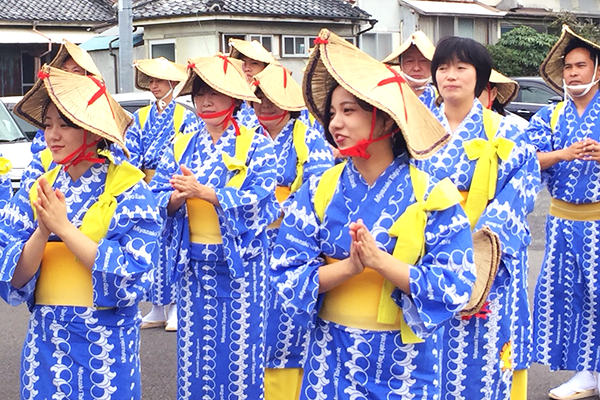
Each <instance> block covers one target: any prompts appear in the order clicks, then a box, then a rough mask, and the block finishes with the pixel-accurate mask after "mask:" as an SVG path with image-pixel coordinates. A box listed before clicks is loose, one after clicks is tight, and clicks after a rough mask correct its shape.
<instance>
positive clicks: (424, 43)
mask: <svg viewBox="0 0 600 400" xmlns="http://www.w3.org/2000/svg"><path fill="white" fill-rule="evenodd" d="M413 45H414V46H417V49H419V51H420V52H421V54H423V57H425V58H426V59H428V60H429V61H431V60H432V59H433V53H435V46H434V45H433V43H431V40H429V38H428V37H427V35H425V34H424V33H423V32H421V31H416V32H414V33H413V34H412V35H410V37H409V38H408V39H407V40H405V41H404V43H402V44H401V45H400V46H398V47H396V48H395V49H394V51H392V52H391V53H390V55H389V56H387V57H386V58H384V59H383V62H384V63H386V64H395V65H400V57H401V56H402V54H403V53H404V52H405V51H406V50H408V49H409V48H410V46H413Z"/></svg>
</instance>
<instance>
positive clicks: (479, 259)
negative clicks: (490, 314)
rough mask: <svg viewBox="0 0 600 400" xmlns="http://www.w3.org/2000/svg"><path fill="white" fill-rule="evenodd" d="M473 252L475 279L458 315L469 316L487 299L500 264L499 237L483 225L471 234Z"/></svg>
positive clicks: (477, 310) (476, 311)
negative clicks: (467, 299)
mask: <svg viewBox="0 0 600 400" xmlns="http://www.w3.org/2000/svg"><path fill="white" fill-rule="evenodd" d="M473 254H474V258H475V269H476V279H475V283H474V284H473V292H472V293H471V297H470V299H469V302H468V304H467V305H466V306H465V308H464V309H463V310H462V311H461V312H460V315H464V316H470V315H474V314H476V313H478V312H479V310H481V307H483V305H484V304H485V302H486V301H487V298H488V295H489V294H490V290H491V289H492V284H493V283H494V280H495V279H496V274H497V273H498V268H499V266H500V256H501V247H500V238H499V237H498V235H497V234H495V233H494V232H492V230H491V229H490V228H488V227H487V226H484V227H483V228H481V229H480V230H478V231H477V232H475V233H474V234H473Z"/></svg>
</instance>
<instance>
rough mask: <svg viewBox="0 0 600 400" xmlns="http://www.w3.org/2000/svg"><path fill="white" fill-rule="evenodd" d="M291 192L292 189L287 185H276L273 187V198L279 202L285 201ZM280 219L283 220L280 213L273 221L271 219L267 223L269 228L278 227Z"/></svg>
mask: <svg viewBox="0 0 600 400" xmlns="http://www.w3.org/2000/svg"><path fill="white" fill-rule="evenodd" d="M291 193H292V189H291V188H289V187H287V186H277V187H276V188H275V198H276V199H277V201H278V202H279V204H281V203H283V202H284V201H286V200H287V199H288V197H290V194H291ZM282 220H283V215H281V216H280V217H279V218H277V219H276V220H275V221H273V222H272V223H271V224H270V225H269V228H271V229H275V228H279V227H280V226H281V221H282Z"/></svg>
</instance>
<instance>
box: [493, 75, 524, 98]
mask: <svg viewBox="0 0 600 400" xmlns="http://www.w3.org/2000/svg"><path fill="white" fill-rule="evenodd" d="M490 82H491V83H495V84H496V87H497V88H498V96H496V98H497V99H498V101H499V102H500V104H502V105H503V106H505V105H507V104H508V103H510V102H511V101H513V100H514V99H515V97H517V93H519V84H518V83H517V82H516V81H513V80H512V79H510V78H507V77H506V76H504V75H502V74H501V73H500V72H498V71H496V70H495V69H493V70H492V74H491V75H490Z"/></svg>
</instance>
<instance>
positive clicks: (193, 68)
mask: <svg viewBox="0 0 600 400" xmlns="http://www.w3.org/2000/svg"><path fill="white" fill-rule="evenodd" d="M241 65H242V62H241V61H240V60H238V59H237V58H231V57H226V56H224V55H221V54H218V55H215V56H212V57H198V58H192V59H189V60H188V66H187V67H188V76H187V80H186V81H185V83H184V84H183V85H182V86H181V88H180V90H179V93H177V96H182V95H186V94H190V93H192V85H193V82H194V78H195V77H196V75H197V76H199V77H200V79H202V80H203V81H204V82H206V84H207V85H208V86H210V87H212V88H213V89H214V90H216V91H217V92H219V93H222V94H224V95H227V96H229V97H232V98H234V99H238V100H246V101H255V102H259V103H260V100H259V99H258V98H257V97H256V96H255V95H254V91H253V90H252V88H251V87H250V85H249V84H248V82H247V81H246V78H245V77H244V76H243V75H242V72H241V68H242V67H241Z"/></svg>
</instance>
